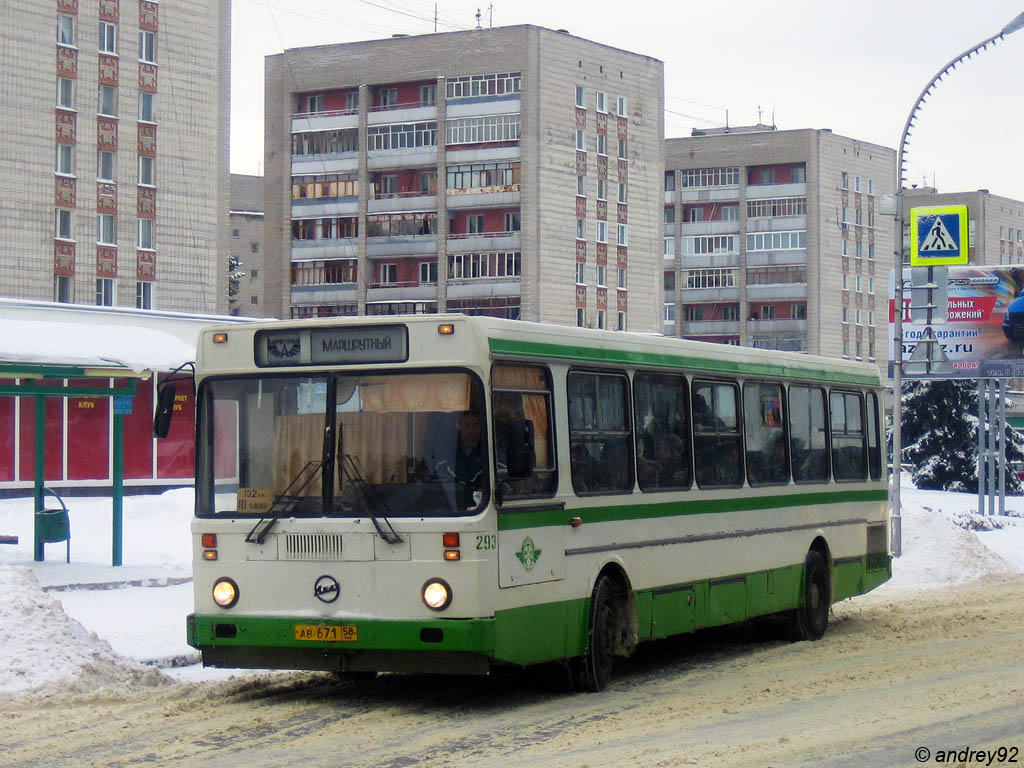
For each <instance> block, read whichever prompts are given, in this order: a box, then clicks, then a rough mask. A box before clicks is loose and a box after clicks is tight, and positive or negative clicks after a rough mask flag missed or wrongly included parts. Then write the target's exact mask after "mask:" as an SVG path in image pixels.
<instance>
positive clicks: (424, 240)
mask: <svg viewBox="0 0 1024 768" xmlns="http://www.w3.org/2000/svg"><path fill="white" fill-rule="evenodd" d="M435 253H437V235H436V234H433V233H431V234H429V235H381V236H378V237H367V238H366V256H367V258H370V259H386V258H391V257H395V256H423V255H433V254H435Z"/></svg>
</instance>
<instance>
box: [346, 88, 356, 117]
mask: <svg viewBox="0 0 1024 768" xmlns="http://www.w3.org/2000/svg"><path fill="white" fill-rule="evenodd" d="M358 109H359V91H349V92H348V93H346V94H345V110H346V111H347V112H355V111H356V110H358Z"/></svg>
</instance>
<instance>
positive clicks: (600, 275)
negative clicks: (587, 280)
mask: <svg viewBox="0 0 1024 768" xmlns="http://www.w3.org/2000/svg"><path fill="white" fill-rule="evenodd" d="M607 271H608V267H606V266H605V265H604V264H598V265H597V285H598V287H599V288H604V285H605V283H604V281H605V273H606V272H607Z"/></svg>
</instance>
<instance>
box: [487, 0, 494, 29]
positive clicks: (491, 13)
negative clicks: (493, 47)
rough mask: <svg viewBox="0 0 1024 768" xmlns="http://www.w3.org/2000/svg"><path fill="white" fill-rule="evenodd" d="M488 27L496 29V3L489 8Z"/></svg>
mask: <svg viewBox="0 0 1024 768" xmlns="http://www.w3.org/2000/svg"><path fill="white" fill-rule="evenodd" d="M487 26H488V27H491V28H492V29H493V27H494V3H491V4H490V5H488V6H487Z"/></svg>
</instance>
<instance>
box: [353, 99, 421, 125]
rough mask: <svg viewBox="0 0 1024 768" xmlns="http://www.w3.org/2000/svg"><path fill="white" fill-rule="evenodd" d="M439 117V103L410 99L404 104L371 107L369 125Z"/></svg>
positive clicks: (367, 122)
mask: <svg viewBox="0 0 1024 768" xmlns="http://www.w3.org/2000/svg"><path fill="white" fill-rule="evenodd" d="M435 118H437V104H436V103H433V102H431V103H429V104H428V103H426V102H422V101H410V102H405V103H402V104H388V105H387V106H377V107H370V108H369V110H367V115H366V124H367V125H385V124H387V123H419V122H423V121H425V120H434V119H435Z"/></svg>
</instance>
